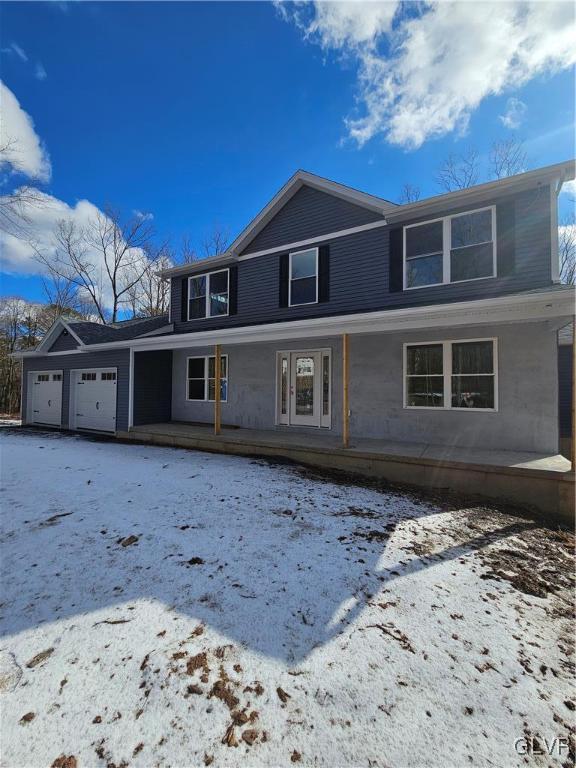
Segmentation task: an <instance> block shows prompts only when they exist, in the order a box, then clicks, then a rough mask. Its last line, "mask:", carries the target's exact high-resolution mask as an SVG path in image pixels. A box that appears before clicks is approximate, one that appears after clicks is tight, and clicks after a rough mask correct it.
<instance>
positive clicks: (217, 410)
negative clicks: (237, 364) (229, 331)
mask: <svg viewBox="0 0 576 768" xmlns="http://www.w3.org/2000/svg"><path fill="white" fill-rule="evenodd" d="M221 365H222V356H221V354H220V344H215V345H214V434H215V435H219V434H220V427H221V407H220V388H221V378H222V376H221V374H222V370H221Z"/></svg>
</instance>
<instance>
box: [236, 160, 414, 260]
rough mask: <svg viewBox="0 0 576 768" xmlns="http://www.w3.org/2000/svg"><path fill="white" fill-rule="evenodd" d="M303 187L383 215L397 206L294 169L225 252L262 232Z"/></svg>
mask: <svg viewBox="0 0 576 768" xmlns="http://www.w3.org/2000/svg"><path fill="white" fill-rule="evenodd" d="M303 186H308V187H312V188H313V189H318V190H319V191H321V192H327V193H328V194H330V195H334V196H335V197H340V198H342V199H343V200H348V201H349V202H352V203H354V204H355V205H360V206H362V207H364V208H368V209H369V210H371V211H375V212H376V213H379V214H380V215H382V216H384V215H386V213H387V212H388V211H393V210H395V209H396V208H398V207H400V206H397V205H396V204H395V203H391V202H389V201H388V200H384V199H382V198H379V197H376V196H374V195H369V194H367V193H366V192H361V191H360V190H357V189H352V188H351V187H346V186H345V185H343V184H338V183H337V182H335V181H330V180H329V179H325V178H323V177H322V176H316V175H315V174H313V173H309V172H308V171H297V172H296V173H295V174H294V175H293V176H292V177H291V178H290V179H288V181H287V182H286V184H284V186H283V187H282V188H281V189H280V190H279V191H278V192H277V193H276V194H275V195H274V197H273V198H272V199H271V200H270V202H269V203H267V205H265V206H264V208H262V210H261V211H260V213H258V214H257V215H256V216H255V217H254V218H253V219H252V221H251V222H250V223H249V224H248V226H247V227H245V228H244V229H243V230H242V232H241V233H240V234H239V235H238V237H237V238H236V239H235V240H234V242H233V243H232V245H231V246H230V248H229V249H228V251H227V252H228V253H229V254H232V253H239V252H240V251H242V250H244V248H246V247H247V246H248V244H249V243H250V242H252V240H253V239H254V238H255V237H256V235H257V234H258V233H259V232H261V231H262V229H263V228H264V227H265V226H266V224H268V222H269V221H271V220H272V219H273V218H274V216H275V215H276V213H277V212H278V211H279V210H280V209H281V208H283V207H284V205H286V203H287V202H288V201H289V200H291V199H292V197H294V195H295V194H296V193H297V192H298V191H299V190H300V189H301V188H302V187H303Z"/></svg>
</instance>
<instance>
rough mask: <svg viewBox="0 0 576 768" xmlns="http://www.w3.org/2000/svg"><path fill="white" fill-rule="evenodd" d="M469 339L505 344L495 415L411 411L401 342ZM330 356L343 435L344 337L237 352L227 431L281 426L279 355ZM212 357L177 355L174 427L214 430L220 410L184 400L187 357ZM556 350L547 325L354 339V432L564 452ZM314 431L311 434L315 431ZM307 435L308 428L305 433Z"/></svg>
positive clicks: (230, 351) (233, 351) (335, 412)
mask: <svg viewBox="0 0 576 768" xmlns="http://www.w3.org/2000/svg"><path fill="white" fill-rule="evenodd" d="M467 338H497V339H498V357H499V365H498V394H499V409H498V411H497V412H484V413H483V412H475V411H466V410H446V411H445V410H436V409H425V410H410V409H406V408H404V407H403V344H404V343H409V342H420V341H422V342H427V341H446V340H451V339H452V340H454V339H467ZM320 348H330V349H331V350H332V431H333V433H334V434H340V433H341V424H342V408H341V398H342V355H341V341H340V339H339V338H326V339H317V340H316V339H315V340H314V343H313V344H310V343H306V342H303V341H293V342H289V343H286V342H279V343H278V344H268V343H266V344H257V345H256V344H255V345H246V346H243V345H242V346H241V345H230V346H224V347H223V348H222V353H223V354H227V355H228V365H229V381H228V402H226V403H223V404H222V422H223V423H224V424H229V425H235V426H239V427H248V428H252V429H282V430H284V429H287V430H294V429H300V430H302V428H295V427H278V426H276V424H275V419H276V352H277V351H279V350H288V349H300V350H302V349H320ZM212 353H213V350H212V349H209V348H206V349H203V350H199V349H193V350H185V349H180V350H175V351H174V354H173V374H172V419H173V420H175V421H190V422H206V423H211V422H212V420H213V417H214V405H213V403H207V402H187V401H186V358H187V357H188V356H194V355H200V354H212ZM556 371H557V345H556V335H555V333H554V331H552V330H550V328H549V327H548V326H547V325H545V324H544V323H531V324H518V325H515V324H510V325H500V326H478V327H474V328H466V329H464V328H461V329H458V330H457V331H456V332H454V331H451V330H450V329H446V330H435V331H433V332H432V331H419V332H413V331H412V332H408V333H402V334H400V333H390V334H371V335H365V336H352V337H350V409H351V414H350V431H351V435H352V437H353V438H354V437H358V438H360V437H371V438H377V439H383V440H393V441H401V442H413V443H430V444H435V445H450V446H459V447H470V448H473V447H476V448H485V449H501V450H505V449H509V450H518V451H551V452H554V453H555V452H557V450H558V391H557V386H556V381H557V379H556ZM308 429H310V428H308ZM304 431H306V430H304Z"/></svg>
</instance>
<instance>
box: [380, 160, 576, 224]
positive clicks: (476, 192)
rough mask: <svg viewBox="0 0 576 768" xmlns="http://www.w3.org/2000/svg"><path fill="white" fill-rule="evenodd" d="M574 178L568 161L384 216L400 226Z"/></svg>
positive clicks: (423, 202)
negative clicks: (491, 197) (496, 196)
mask: <svg viewBox="0 0 576 768" xmlns="http://www.w3.org/2000/svg"><path fill="white" fill-rule="evenodd" d="M573 178H574V160H569V161H566V162H563V163H556V164H555V165H548V166H545V167H544V168H537V169H536V170H534V171H528V172H526V173H519V174H517V175H515V176H508V177H507V178H505V179H497V180H496V181H489V182H486V183H485V184H477V185H475V186H473V187H468V188H467V189H458V190H456V191H455V192H447V193H445V194H443V195H435V196H434V197H429V198H427V199H425V200H418V201H417V202H415V203H407V204H405V205H399V206H398V207H397V208H394V209H392V210H390V211H388V213H387V214H386V218H387V219H388V221H389V223H392V222H393V223H396V222H401V221H404V220H406V219H409V218H415V217H417V216H420V215H422V216H426V215H428V214H431V213H434V212H436V211H446V210H448V208H449V207H453V206H456V205H460V204H462V205H468V204H470V205H471V204H472V203H474V202H475V201H477V200H483V199H485V198H486V195H489V194H493V193H498V194H500V193H506V192H513V191H514V190H520V189H524V188H525V187H527V186H532V185H534V184H535V183H541V184H552V183H553V182H554V181H555V180H557V179H561V181H562V182H564V181H567V180H568V179H573Z"/></svg>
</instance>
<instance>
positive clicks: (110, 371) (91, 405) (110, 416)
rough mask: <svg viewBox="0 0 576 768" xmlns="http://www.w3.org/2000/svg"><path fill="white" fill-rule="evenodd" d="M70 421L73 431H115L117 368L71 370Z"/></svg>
mask: <svg viewBox="0 0 576 768" xmlns="http://www.w3.org/2000/svg"><path fill="white" fill-rule="evenodd" d="M71 386H72V387H74V396H73V400H72V408H73V414H72V415H73V417H74V418H73V419H71V424H72V425H73V426H74V427H75V428H76V429H95V430H98V431H99V432H115V431H116V368H87V369H84V370H81V371H72V376H71Z"/></svg>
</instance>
